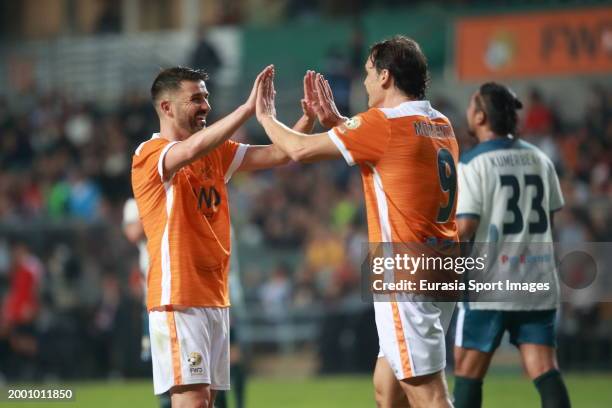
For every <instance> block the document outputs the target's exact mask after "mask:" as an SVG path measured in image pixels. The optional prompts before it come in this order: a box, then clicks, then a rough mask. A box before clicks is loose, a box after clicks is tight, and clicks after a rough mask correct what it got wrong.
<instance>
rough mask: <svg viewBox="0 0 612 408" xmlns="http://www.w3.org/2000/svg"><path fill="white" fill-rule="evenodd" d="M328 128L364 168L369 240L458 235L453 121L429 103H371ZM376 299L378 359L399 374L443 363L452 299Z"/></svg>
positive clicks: (347, 154) (351, 158) (423, 371)
mask: <svg viewBox="0 0 612 408" xmlns="http://www.w3.org/2000/svg"><path fill="white" fill-rule="evenodd" d="M328 134H329V137H330V138H331V140H332V141H333V142H334V144H335V145H336V147H337V148H338V150H339V151H340V152H341V153H342V155H343V156H344V159H345V160H346V161H347V163H348V164H349V165H355V164H358V165H359V167H360V169H361V175H362V179H363V188H364V193H365V202H366V208H367V214H368V231H369V241H370V242H372V243H378V242H392V243H405V244H411V243H414V244H421V243H438V242H448V241H452V242H456V241H458V237H457V227H456V223H455V207H456V201H457V172H456V163H457V159H458V155H459V148H458V146H457V141H456V139H455V135H454V132H453V129H452V126H451V124H450V122H449V121H448V119H447V118H446V117H445V116H444V115H442V114H441V113H439V112H438V111H436V110H434V109H432V108H431V106H430V104H429V102H427V101H414V102H405V103H402V104H400V105H398V106H396V107H395V108H390V109H387V108H385V109H376V108H373V109H370V110H368V111H367V112H364V113H362V114H359V115H357V116H355V117H353V118H352V119H350V120H348V121H347V122H345V123H344V124H342V125H340V126H338V127H335V128H333V129H332V130H330V131H329V133H328ZM385 249H386V250H388V251H385V253H386V256H392V252H391V250H390V248H385ZM385 249H384V250H385ZM374 300H375V301H374V314H375V318H376V328H377V331H378V338H379V344H380V352H379V357H384V358H385V359H386V360H387V362H388V363H389V365H390V366H391V369H392V370H393V372H394V374H395V376H396V378H398V379H400V380H402V379H405V378H411V377H418V376H422V375H427V374H431V373H435V372H438V371H440V370H442V369H443V368H444V367H445V365H446V355H445V332H446V330H447V328H448V324H449V322H450V320H451V317H452V315H453V310H454V308H455V304H454V303H452V302H446V303H444V302H415V301H412V300H409V299H405V298H402V297H400V296H397V297H396V296H391V297H389V296H385V295H383V296H382V297H381V296H376V295H375V297H374Z"/></svg>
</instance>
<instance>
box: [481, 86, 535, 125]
mask: <svg viewBox="0 0 612 408" xmlns="http://www.w3.org/2000/svg"><path fill="white" fill-rule="evenodd" d="M476 106H478V109H480V110H482V111H483V112H484V113H485V114H486V115H487V121H488V122H489V126H490V127H491V130H492V131H493V132H494V133H495V134H496V135H499V136H505V135H508V134H510V135H513V136H516V129H517V124H518V113H517V110H519V109H521V108H522V107H523V104H522V102H521V101H519V100H518V98H517V97H516V94H515V93H514V92H512V90H510V88H508V87H507V86H505V85H502V84H499V83H497V82H487V83H485V84H482V85H481V86H480V89H479V90H478V95H476Z"/></svg>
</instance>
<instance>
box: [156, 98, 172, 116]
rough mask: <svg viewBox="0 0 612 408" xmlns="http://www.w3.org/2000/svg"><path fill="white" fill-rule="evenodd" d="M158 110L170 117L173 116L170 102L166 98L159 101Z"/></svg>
mask: <svg viewBox="0 0 612 408" xmlns="http://www.w3.org/2000/svg"><path fill="white" fill-rule="evenodd" d="M159 110H160V111H161V112H162V113H163V114H164V115H166V116H170V117H173V116H174V114H173V112H172V104H171V103H170V101H169V100H167V99H162V100H161V101H160V102H159Z"/></svg>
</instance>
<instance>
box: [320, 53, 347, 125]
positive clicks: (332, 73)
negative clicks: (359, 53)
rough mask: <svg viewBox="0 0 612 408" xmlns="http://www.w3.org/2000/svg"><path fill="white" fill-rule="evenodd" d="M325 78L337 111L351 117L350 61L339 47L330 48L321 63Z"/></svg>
mask: <svg viewBox="0 0 612 408" xmlns="http://www.w3.org/2000/svg"><path fill="white" fill-rule="evenodd" d="M323 70H324V75H325V78H326V79H327V80H328V81H329V86H330V87H331V89H332V92H333V93H334V99H335V101H336V106H337V107H338V111H340V112H342V114H343V115H346V116H351V113H350V100H351V81H352V75H351V66H350V61H349V59H348V58H347V56H346V55H344V54H343V53H342V51H341V49H340V48H339V47H331V48H330V49H328V50H327V54H326V55H325V60H324V61H323Z"/></svg>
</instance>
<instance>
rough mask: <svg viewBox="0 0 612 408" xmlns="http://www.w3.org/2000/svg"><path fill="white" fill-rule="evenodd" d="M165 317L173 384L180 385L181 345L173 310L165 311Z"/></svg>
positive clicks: (181, 376) (181, 377)
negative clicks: (168, 335)
mask: <svg viewBox="0 0 612 408" xmlns="http://www.w3.org/2000/svg"><path fill="white" fill-rule="evenodd" d="M166 318H167V319H168V331H169V332H170V346H171V347H172V371H173V372H174V385H180V384H182V383H183V375H182V374H181V349H180V347H181V346H180V344H179V341H178V336H177V334H176V322H175V320H174V312H166Z"/></svg>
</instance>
